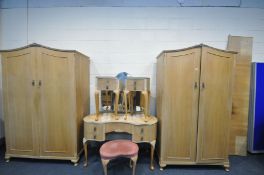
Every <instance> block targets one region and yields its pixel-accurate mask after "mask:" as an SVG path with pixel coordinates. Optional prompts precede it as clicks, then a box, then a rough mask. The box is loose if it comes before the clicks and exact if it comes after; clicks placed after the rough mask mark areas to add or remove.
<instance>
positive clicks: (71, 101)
mask: <svg viewBox="0 0 264 175" xmlns="http://www.w3.org/2000/svg"><path fill="white" fill-rule="evenodd" d="M0 56H1V61H2V81H3V109H4V123H5V138H6V153H5V158H6V159H7V161H9V159H10V157H25V158H41V159H65V160H71V161H72V162H73V163H77V162H78V159H79V154H80V152H81V150H82V138H83V136H82V135H83V117H84V116H85V115H87V114H89V81H90V80H89V64H90V63H89V57H87V56H85V55H83V54H81V53H79V52H77V51H74V50H59V49H53V48H48V47H45V46H42V45H39V44H31V45H28V46H26V47H23V48H18V49H13V50H2V51H0Z"/></svg>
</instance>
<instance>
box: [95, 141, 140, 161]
mask: <svg viewBox="0 0 264 175" xmlns="http://www.w3.org/2000/svg"><path fill="white" fill-rule="evenodd" d="M137 154H138V145H137V144H135V143H133V142H131V141H129V140H113V141H109V142H106V143H105V144H103V145H102V146H101V148H100V155H101V158H102V159H114V158H117V157H127V158H131V157H134V156H136V155H137Z"/></svg>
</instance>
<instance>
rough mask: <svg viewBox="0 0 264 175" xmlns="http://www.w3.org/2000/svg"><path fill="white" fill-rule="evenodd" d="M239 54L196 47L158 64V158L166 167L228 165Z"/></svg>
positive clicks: (176, 52)
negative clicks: (236, 66) (234, 87)
mask: <svg viewBox="0 0 264 175" xmlns="http://www.w3.org/2000/svg"><path fill="white" fill-rule="evenodd" d="M235 54H236V52H231V51H225V50H220V49H216V48H212V47H209V46H207V45H203V44H201V45H197V46H193V47H190V48H186V49H181V50H168V51H163V52H162V53H161V54H160V55H159V56H158V58H157V117H158V119H159V126H158V155H159V164H160V167H161V169H162V168H163V167H165V166H166V165H199V164H200V165H204V164H206V165H223V166H224V167H225V169H226V170H228V168H229V160H228V140H229V123H230V116H231V108H232V99H231V97H232V82H233V77H234V65H235V64H234V62H235Z"/></svg>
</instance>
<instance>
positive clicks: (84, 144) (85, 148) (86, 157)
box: [83, 138, 88, 167]
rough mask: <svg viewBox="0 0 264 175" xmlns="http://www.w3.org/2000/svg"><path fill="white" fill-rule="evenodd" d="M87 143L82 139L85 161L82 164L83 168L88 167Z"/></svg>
mask: <svg viewBox="0 0 264 175" xmlns="http://www.w3.org/2000/svg"><path fill="white" fill-rule="evenodd" d="M87 147H88V143H87V140H86V139H85V138H83V149H84V158H85V161H84V164H83V166H84V167H87V165H88V150H87V149H88V148H87Z"/></svg>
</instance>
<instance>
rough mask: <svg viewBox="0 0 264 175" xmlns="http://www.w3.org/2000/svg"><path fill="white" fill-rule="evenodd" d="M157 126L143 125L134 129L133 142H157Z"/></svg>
mask: <svg viewBox="0 0 264 175" xmlns="http://www.w3.org/2000/svg"><path fill="white" fill-rule="evenodd" d="M156 129H157V125H156V124H154V125H141V126H134V128H133V138H132V139H133V141H135V142H151V141H153V140H156Z"/></svg>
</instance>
